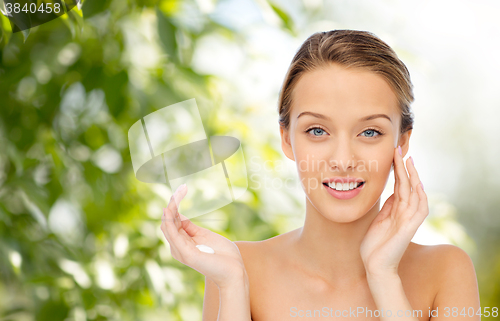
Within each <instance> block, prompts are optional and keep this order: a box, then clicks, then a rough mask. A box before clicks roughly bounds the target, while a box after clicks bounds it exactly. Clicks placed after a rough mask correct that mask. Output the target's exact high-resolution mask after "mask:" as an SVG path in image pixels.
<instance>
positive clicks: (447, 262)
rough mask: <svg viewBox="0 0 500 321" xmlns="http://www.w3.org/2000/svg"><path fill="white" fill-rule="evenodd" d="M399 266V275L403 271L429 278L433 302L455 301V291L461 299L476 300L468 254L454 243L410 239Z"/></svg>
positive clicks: (411, 275)
mask: <svg viewBox="0 0 500 321" xmlns="http://www.w3.org/2000/svg"><path fill="white" fill-rule="evenodd" d="M400 269H401V272H402V276H404V275H406V277H407V278H408V279H409V278H411V277H414V276H421V280H426V281H430V283H431V284H433V292H434V298H435V299H434V303H435V304H443V302H449V301H450V300H455V302H459V301H460V299H458V298H457V295H458V294H460V293H461V294H462V298H461V299H463V300H467V301H468V302H469V303H470V302H473V303H474V304H477V303H478V302H479V301H478V300H479V299H478V288H477V276H476V272H475V269H474V264H473V262H472V259H471V258H470V256H469V254H467V252H466V251H464V250H463V249H461V248H460V247H458V246H455V245H451V244H439V245H420V244H416V243H410V245H409V246H408V249H407V251H406V253H405V255H404V256H403V259H402V260H401V264H400ZM470 304H472V303H470ZM474 304H473V305H472V306H474Z"/></svg>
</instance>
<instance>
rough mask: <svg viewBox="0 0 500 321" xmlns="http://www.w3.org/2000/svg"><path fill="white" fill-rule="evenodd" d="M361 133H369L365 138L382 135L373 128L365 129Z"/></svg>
mask: <svg viewBox="0 0 500 321" xmlns="http://www.w3.org/2000/svg"><path fill="white" fill-rule="evenodd" d="M363 133H369V134H368V136H366V135H365V137H377V136H380V135H383V134H382V133H381V132H379V131H378V130H375V129H373V128H370V129H367V130H365V131H364V132H363ZM375 133H377V134H378V135H376V136H375Z"/></svg>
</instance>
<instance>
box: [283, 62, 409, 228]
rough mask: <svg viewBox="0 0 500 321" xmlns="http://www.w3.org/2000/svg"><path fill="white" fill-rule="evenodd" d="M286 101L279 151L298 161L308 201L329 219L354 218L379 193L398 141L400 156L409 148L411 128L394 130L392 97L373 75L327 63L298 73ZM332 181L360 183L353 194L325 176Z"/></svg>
mask: <svg viewBox="0 0 500 321" xmlns="http://www.w3.org/2000/svg"><path fill="white" fill-rule="evenodd" d="M292 101H293V103H292V104H293V107H292V110H291V113H290V127H289V129H288V130H283V129H282V130H281V137H282V148H283V151H284V152H285V155H286V156H287V157H288V158H290V159H292V160H294V161H295V162H296V165H297V169H298V173H299V178H300V180H301V184H302V187H303V188H304V191H305V192H306V195H307V197H308V199H309V202H310V203H311V204H312V205H313V206H314V207H315V208H316V210H317V211H318V212H319V213H321V214H322V215H323V216H325V217H327V218H328V219H330V220H332V221H336V222H352V221H355V220H357V219H359V218H360V217H362V216H363V215H365V214H366V213H367V212H368V211H369V210H370V209H372V207H373V206H374V205H375V204H376V203H377V201H378V200H379V198H380V196H381V194H382V191H383V190H384V187H385V185H386V183H387V179H388V177H389V173H390V172H391V170H392V168H391V165H392V163H393V155H394V154H393V153H394V148H395V147H397V146H398V144H399V145H401V148H402V149H403V155H405V154H406V151H407V150H408V140H409V136H410V135H411V131H409V132H407V133H405V134H404V135H402V136H400V135H399V126H400V122H401V115H400V111H399V107H398V102H397V97H396V95H395V94H394V92H393V91H392V90H391V87H390V86H389V84H388V83H387V82H386V81H385V80H384V79H383V78H382V77H381V76H379V75H377V74H375V73H373V72H370V71H365V70H362V69H346V68H344V67H342V66H339V65H336V64H331V65H330V66H328V67H325V68H320V69H316V70H314V71H310V72H306V73H305V74H303V75H302V76H301V78H300V79H299V81H298V83H297V84H296V87H295V88H294V90H293V93H292ZM380 115H384V116H380ZM334 178H337V179H341V180H343V181H342V183H345V182H346V180H345V179H347V178H355V179H356V180H357V181H364V184H363V185H361V186H360V187H358V188H357V189H355V190H354V191H351V192H345V191H333V190H331V187H327V185H328V183H325V181H326V180H332V179H334ZM337 182H339V181H338V180H337ZM325 184H327V185H325ZM341 185H342V187H343V186H344V185H343V184H341ZM348 185H349V187H350V185H351V184H348ZM336 186H340V185H339V184H336ZM329 189H330V190H329ZM356 193H357V194H356ZM353 195H354V196H353ZM377 211H378V208H377Z"/></svg>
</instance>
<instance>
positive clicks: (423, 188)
mask: <svg viewBox="0 0 500 321" xmlns="http://www.w3.org/2000/svg"><path fill="white" fill-rule="evenodd" d="M420 185H422V190H424V183H422V182H420Z"/></svg>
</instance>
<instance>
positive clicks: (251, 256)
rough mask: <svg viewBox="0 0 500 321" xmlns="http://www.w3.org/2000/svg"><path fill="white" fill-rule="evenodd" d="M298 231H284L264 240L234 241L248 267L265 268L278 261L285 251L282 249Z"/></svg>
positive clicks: (253, 268) (254, 268)
mask: <svg viewBox="0 0 500 321" xmlns="http://www.w3.org/2000/svg"><path fill="white" fill-rule="evenodd" d="M296 231H297V230H293V231H290V232H287V233H283V234H280V235H277V236H274V237H271V238H269V239H267V240H263V241H235V242H234V243H235V244H236V246H238V249H239V250H240V254H241V257H242V258H243V262H244V264H245V268H246V269H249V268H251V269H252V270H254V271H255V270H264V269H265V267H266V265H267V266H268V265H269V264H273V263H275V262H276V260H277V259H278V258H279V257H280V253H283V250H282V249H283V247H284V246H286V242H288V241H289V240H290V237H292V236H293V235H294V233H296Z"/></svg>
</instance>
